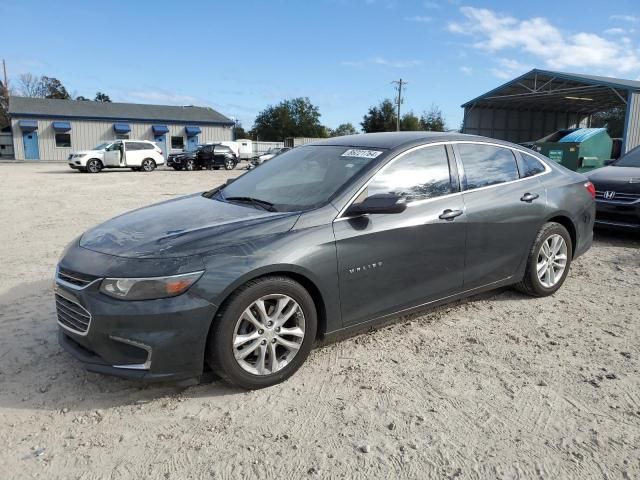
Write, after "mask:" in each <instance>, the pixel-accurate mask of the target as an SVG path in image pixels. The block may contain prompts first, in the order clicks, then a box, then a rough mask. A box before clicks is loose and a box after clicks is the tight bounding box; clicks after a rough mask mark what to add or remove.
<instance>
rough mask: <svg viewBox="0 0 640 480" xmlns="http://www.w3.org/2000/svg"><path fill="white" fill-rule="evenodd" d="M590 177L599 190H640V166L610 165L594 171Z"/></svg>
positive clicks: (630, 191)
mask: <svg viewBox="0 0 640 480" xmlns="http://www.w3.org/2000/svg"><path fill="white" fill-rule="evenodd" d="M588 177H589V180H591V182H593V184H594V185H595V186H596V189H598V190H604V189H609V190H616V191H618V192H629V193H632V192H637V191H640V168H635V167H614V166H609V167H604V168H598V169H597V170H594V171H592V172H591V173H589V175H588ZM631 179H633V181H631Z"/></svg>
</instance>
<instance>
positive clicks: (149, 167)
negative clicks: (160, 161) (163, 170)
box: [142, 158, 155, 172]
mask: <svg viewBox="0 0 640 480" xmlns="http://www.w3.org/2000/svg"><path fill="white" fill-rule="evenodd" d="M154 168H155V165H154V164H153V160H149V159H148V158H146V159H144V160H143V161H142V170H144V171H145V172H152V171H153V169H154Z"/></svg>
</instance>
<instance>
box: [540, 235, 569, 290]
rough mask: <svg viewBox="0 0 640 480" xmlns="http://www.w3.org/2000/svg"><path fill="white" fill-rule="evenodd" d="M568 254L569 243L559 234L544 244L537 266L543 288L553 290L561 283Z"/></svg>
mask: <svg viewBox="0 0 640 480" xmlns="http://www.w3.org/2000/svg"><path fill="white" fill-rule="evenodd" d="M567 252H568V249H567V242H565V240H564V238H563V237H562V236H561V235H558V234H557V233H556V234H553V235H551V236H549V237H548V238H547V239H546V240H545V241H544V242H542V245H541V246H540V251H539V252H538V262H537V265H536V268H537V274H538V280H540V283H541V284H542V286H544V287H545V288H552V287H554V286H555V285H556V284H557V283H558V282H559V281H560V279H561V278H562V275H563V274H564V271H565V269H566V267H567Z"/></svg>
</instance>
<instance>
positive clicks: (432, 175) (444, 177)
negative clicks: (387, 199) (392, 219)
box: [358, 145, 453, 202]
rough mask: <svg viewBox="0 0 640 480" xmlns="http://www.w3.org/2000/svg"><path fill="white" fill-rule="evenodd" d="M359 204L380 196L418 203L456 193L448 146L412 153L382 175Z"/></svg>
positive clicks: (421, 149)
mask: <svg viewBox="0 0 640 480" xmlns="http://www.w3.org/2000/svg"><path fill="white" fill-rule="evenodd" d="M365 192H366V193H365V194H364V196H363V195H361V196H360V197H359V198H358V201H361V200H363V199H364V198H366V197H369V196H371V195H375V194H378V193H393V194H395V195H399V196H401V197H403V198H405V199H406V200H407V202H414V201H418V200H426V199H428V198H434V197H439V196H442V195H446V194H448V193H452V192H453V188H452V182H451V175H450V171H449V160H448V158H447V151H446V150H445V147H444V145H438V146H433V147H425V148H419V149H417V150H414V151H412V152H409V153H407V154H405V155H403V156H402V157H400V158H399V159H397V160H395V161H394V162H393V163H391V164H390V165H389V166H388V167H387V168H385V169H384V170H383V171H382V172H380V173H378V174H377V175H376V176H375V177H374V178H373V180H372V181H371V183H369V185H368V186H367V188H366V189H365Z"/></svg>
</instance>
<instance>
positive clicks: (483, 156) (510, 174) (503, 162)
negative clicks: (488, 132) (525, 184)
mask: <svg viewBox="0 0 640 480" xmlns="http://www.w3.org/2000/svg"><path fill="white" fill-rule="evenodd" d="M458 149H459V151H460V156H461V157H462V164H463V165H464V173H465V176H466V189H467V190H472V189H474V188H481V187H488V186H489V185H497V184H499V183H504V182H509V181H512V180H517V179H518V178H520V175H519V174H518V166H517V165H516V157H515V156H514V155H513V152H512V151H511V150H509V149H508V148H501V147H494V146H492V145H480V144H477V143H461V144H458Z"/></svg>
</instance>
